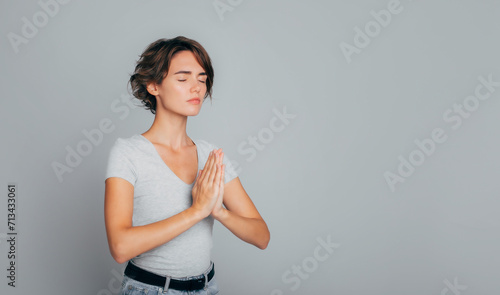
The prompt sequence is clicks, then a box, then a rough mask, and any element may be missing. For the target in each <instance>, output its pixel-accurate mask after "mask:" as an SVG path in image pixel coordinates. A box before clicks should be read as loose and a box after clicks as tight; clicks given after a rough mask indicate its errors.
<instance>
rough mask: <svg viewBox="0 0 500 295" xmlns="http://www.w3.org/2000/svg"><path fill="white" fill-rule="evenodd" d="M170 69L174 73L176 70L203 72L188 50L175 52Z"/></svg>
mask: <svg viewBox="0 0 500 295" xmlns="http://www.w3.org/2000/svg"><path fill="white" fill-rule="evenodd" d="M170 68H171V69H172V70H173V71H174V72H175V71H177V70H187V71H189V70H191V71H196V72H197V73H199V72H203V68H202V67H201V65H200V64H199V63H198V61H197V60H196V57H195V56H194V54H193V53H192V52H191V51H188V50H183V51H180V52H177V53H176V54H175V55H174V56H173V57H172V60H171V61H170Z"/></svg>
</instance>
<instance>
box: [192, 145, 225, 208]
mask: <svg viewBox="0 0 500 295" xmlns="http://www.w3.org/2000/svg"><path fill="white" fill-rule="evenodd" d="M223 157H224V153H223V152H222V149H218V150H213V151H211V152H210V155H209V156H208V160H207V162H206V163H205V167H204V168H203V169H202V170H200V171H198V175H197V178H196V182H195V184H194V186H193V189H192V191H191V194H192V196H193V204H192V206H191V207H193V208H194V209H196V210H197V211H198V212H200V213H201V214H202V216H203V217H207V216H208V215H210V214H211V215H212V216H213V217H214V218H217V217H219V216H220V214H222V212H223V210H224V208H223V207H222V201H223V195H224V179H225V178H224V171H225V168H226V167H225V166H226V165H224V164H222V159H223Z"/></svg>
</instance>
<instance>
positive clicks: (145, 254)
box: [104, 36, 270, 294]
mask: <svg viewBox="0 0 500 295" xmlns="http://www.w3.org/2000/svg"><path fill="white" fill-rule="evenodd" d="M213 77H214V71H213V68H212V65H211V61H210V57H209V56H208V54H207V52H206V51H205V49H204V48H203V47H202V46H201V45H200V44H199V43H198V42H196V41H194V40H191V39H188V38H185V37H183V36H179V37H176V38H173V39H160V40H157V41H155V42H153V43H152V44H150V45H149V46H148V47H147V48H146V50H145V51H144V53H143V54H142V55H141V57H140V59H139V61H138V62H137V65H136V68H135V71H134V73H133V74H132V75H131V77H130V81H129V82H130V84H131V88H132V90H133V94H134V96H135V97H136V98H138V99H140V100H141V101H142V103H143V104H144V106H145V107H146V109H149V110H150V111H151V112H152V113H153V114H155V119H154V122H153V124H152V126H151V128H150V129H149V130H147V131H146V132H144V133H143V134H140V135H139V134H136V135H133V136H131V137H129V138H118V139H117V140H116V142H115V144H114V146H113V147H112V149H111V151H110V154H109V159H108V166H107V171H106V181H105V183H106V191H105V208H104V211H105V212H104V214H105V224H106V233H107V238H108V244H109V249H110V252H111V255H112V256H113V258H114V259H115V260H116V261H117V262H118V263H124V262H128V264H127V268H126V269H125V273H124V277H123V281H122V290H121V294H217V293H218V292H219V289H218V286H217V282H216V280H215V276H214V274H215V271H214V264H213V261H212V260H211V256H210V250H211V248H212V228H213V223H214V219H215V220H217V221H219V222H220V223H222V224H223V225H224V226H225V227H227V228H228V229H229V230H230V231H231V232H232V233H233V234H234V235H236V236H237V237H238V238H240V239H241V240H243V241H245V242H247V243H250V244H253V245H255V246H256V247H258V248H260V249H265V248H266V247H267V244H268V243H269V239H270V234H269V230H268V228H267V225H266V223H265V222H264V220H263V219H262V217H261V216H260V214H259V212H258V211H257V209H256V208H255V206H254V204H253V203H252V201H251V199H250V198H249V196H248V195H247V193H246V192H245V190H244V189H243V186H242V185H241V182H240V180H239V177H237V174H236V171H235V170H234V168H233V166H232V165H231V162H230V161H229V159H227V157H226V158H224V153H223V152H222V149H217V147H216V146H215V145H214V144H212V143H210V142H208V141H205V140H196V142H195V141H193V140H192V139H191V138H189V137H188V135H187V133H186V125H187V117H188V116H196V115H197V114H198V113H199V112H200V109H201V105H202V102H203V101H204V100H205V98H206V97H207V96H210V98H212V83H213ZM201 168H202V169H201ZM222 205H224V206H225V207H224V206H222ZM188 292H189V293H188Z"/></svg>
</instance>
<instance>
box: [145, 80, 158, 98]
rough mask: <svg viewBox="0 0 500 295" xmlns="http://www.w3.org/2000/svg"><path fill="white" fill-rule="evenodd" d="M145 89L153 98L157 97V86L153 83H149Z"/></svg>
mask: <svg viewBox="0 0 500 295" xmlns="http://www.w3.org/2000/svg"><path fill="white" fill-rule="evenodd" d="M146 89H147V90H148V92H149V94H151V95H153V96H157V95H158V85H157V84H156V83H154V82H149V83H148V84H147V86H146Z"/></svg>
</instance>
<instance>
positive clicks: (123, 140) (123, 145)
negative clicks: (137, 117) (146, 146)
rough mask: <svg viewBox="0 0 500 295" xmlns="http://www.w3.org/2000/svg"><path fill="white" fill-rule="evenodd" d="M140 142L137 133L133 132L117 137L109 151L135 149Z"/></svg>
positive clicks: (131, 150) (127, 151) (129, 150)
mask: <svg viewBox="0 0 500 295" xmlns="http://www.w3.org/2000/svg"><path fill="white" fill-rule="evenodd" d="M141 144H142V142H141V138H140V135H139V134H134V135H132V136H129V137H117V138H116V139H115V141H114V143H113V146H112V147H111V152H126V153H130V152H133V151H136V150H137V149H138V148H139V147H140V145H141Z"/></svg>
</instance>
